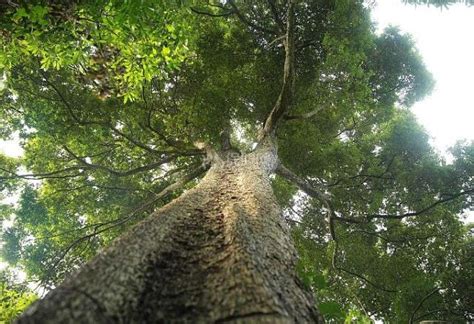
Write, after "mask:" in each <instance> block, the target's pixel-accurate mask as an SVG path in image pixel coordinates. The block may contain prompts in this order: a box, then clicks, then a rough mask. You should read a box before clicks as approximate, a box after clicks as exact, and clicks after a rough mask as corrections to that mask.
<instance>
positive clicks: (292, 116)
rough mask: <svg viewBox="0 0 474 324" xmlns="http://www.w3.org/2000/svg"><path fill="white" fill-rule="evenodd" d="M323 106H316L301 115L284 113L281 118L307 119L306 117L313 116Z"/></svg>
mask: <svg viewBox="0 0 474 324" xmlns="http://www.w3.org/2000/svg"><path fill="white" fill-rule="evenodd" d="M323 108H324V107H323V106H319V107H318V108H316V109H314V110H313V111H310V112H308V113H305V114H301V115H285V116H283V118H284V119H285V120H294V119H308V118H311V117H313V116H316V115H317V114H318V113H319V112H320V111H321V110H322V109H323Z"/></svg>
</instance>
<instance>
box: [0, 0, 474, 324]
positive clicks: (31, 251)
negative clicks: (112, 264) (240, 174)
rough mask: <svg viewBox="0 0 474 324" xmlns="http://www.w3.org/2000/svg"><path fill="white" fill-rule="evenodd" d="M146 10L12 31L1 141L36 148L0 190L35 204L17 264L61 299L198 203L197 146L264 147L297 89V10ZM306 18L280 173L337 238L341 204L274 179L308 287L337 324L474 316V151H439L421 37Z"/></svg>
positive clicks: (40, 15)
mask: <svg viewBox="0 0 474 324" xmlns="http://www.w3.org/2000/svg"><path fill="white" fill-rule="evenodd" d="M138 3H139V2H136V1H75V2H71V3H69V2H61V1H42V2H40V1H32V2H28V4H25V5H22V6H14V7H8V8H7V9H6V13H5V15H3V16H2V17H1V18H0V32H1V34H2V35H3V36H4V37H3V38H2V40H1V44H2V51H1V52H0V69H1V70H2V73H3V74H4V75H5V80H4V87H3V89H2V90H1V97H0V125H1V128H0V136H1V138H9V137H11V136H14V135H18V136H19V137H20V140H21V143H22V146H23V148H24V150H25V154H24V156H23V157H22V158H20V159H13V158H8V157H5V156H1V157H0V163H1V164H0V190H1V191H2V192H3V193H4V194H7V195H13V194H15V193H16V194H20V200H19V203H18V205H17V206H2V207H1V209H0V215H1V217H2V222H4V224H5V225H4V226H3V227H4V229H3V233H2V241H3V243H2V244H3V247H2V258H3V259H4V260H5V261H8V262H9V264H10V265H11V266H12V267H18V268H21V269H24V271H25V272H26V273H27V275H28V278H29V280H33V281H40V282H41V284H42V286H43V287H45V288H49V287H53V286H54V285H56V284H57V283H58V282H60V281H61V280H62V279H63V278H64V276H65V275H66V274H67V273H68V272H70V271H72V270H73V269H75V268H76V267H79V266H80V265H81V264H83V263H84V262H85V261H87V260H88V259H90V258H91V257H92V256H93V255H95V254H96V253H97V251H98V250H99V249H100V248H102V247H105V246H107V245H108V244H109V243H110V242H111V241H112V240H113V239H114V238H115V237H117V236H119V235H120V234H121V233H123V231H124V230H126V229H127V228H128V227H129V226H131V225H132V224H133V223H135V222H138V221H139V220H140V219H143V218H144V217H146V215H148V214H149V213H150V212H151V211H153V209H154V208H158V207H160V206H162V205H163V204H166V203H167V202H169V201H170V200H171V199H173V198H174V197H176V195H179V194H180V192H181V191H182V190H183V189H186V188H187V187H186V186H185V187H184V188H181V189H179V190H174V191H173V192H169V193H168V192H167V193H166V195H163V196H161V195H160V193H162V192H163V190H164V189H165V188H167V187H168V185H170V184H172V183H174V182H175V181H176V180H177V179H179V178H181V177H182V176H183V175H184V174H188V173H189V171H190V170H194V169H196V167H198V166H199V165H201V164H202V162H203V156H204V155H205V152H203V151H202V150H200V149H196V147H195V146H194V143H196V142H206V143H209V144H210V145H213V146H214V147H219V146H220V145H223V144H222V141H221V139H222V134H223V133H224V132H225V131H227V130H228V129H232V130H233V133H232V134H231V135H232V136H231V138H232V144H233V146H235V147H238V148H239V149H240V150H242V151H249V150H251V149H252V146H253V145H254V144H255V142H256V140H257V138H258V136H259V135H258V130H259V129H260V128H261V126H262V124H263V122H264V121H265V118H266V116H267V115H268V112H269V111H270V110H271V109H272V107H273V105H274V104H275V100H276V98H277V97H278V94H279V91H280V88H281V85H282V83H283V80H282V75H281V67H282V65H283V62H284V59H285V53H284V46H283V43H282V38H281V34H282V29H284V24H283V21H284V20H285V19H286V18H285V12H286V11H285V9H286V4H285V2H284V1H258V2H248V1H226V2H220V1H196V2H182V3H181V2H180V1H177V2H174V1H173V2H160V1H158V2H156V1H141V2H140V4H138ZM444 3H446V2H444ZM0 6H1V5H0ZM295 10H296V13H295V19H296V25H297V28H296V34H295V42H296V48H297V50H296V71H295V74H296V78H295V79H296V81H295V84H294V92H295V96H294V97H295V98H294V102H293V104H292V106H291V110H290V111H289V112H288V114H287V115H285V116H284V123H282V124H281V125H279V128H278V129H277V133H276V137H277V141H278V146H279V157H280V160H281V161H282V162H283V164H285V165H286V166H287V167H288V168H289V169H291V170H293V171H294V172H295V173H296V174H297V175H298V176H300V177H301V178H303V179H305V181H307V182H308V183H309V184H311V185H314V186H316V187H319V188H323V189H322V190H323V191H324V192H325V193H326V194H327V195H329V196H330V197H331V206H332V208H333V209H334V211H335V214H336V216H337V218H336V220H335V223H334V224H333V225H334V234H335V237H332V236H331V235H330V232H331V231H330V230H329V228H328V222H327V219H325V217H324V216H325V215H326V214H327V212H328V209H327V206H325V205H324V203H323V202H321V201H319V200H316V199H312V198H309V197H306V196H304V195H303V194H302V193H301V192H298V191H297V189H296V187H295V186H293V184H291V183H288V182H286V180H284V179H282V178H280V177H276V178H275V179H274V189H275V190H274V191H275V194H276V196H277V199H278V201H279V203H280V204H281V205H282V207H284V208H285V213H286V216H287V218H288V222H289V224H290V225H291V227H292V232H293V236H294V240H295V242H296V245H297V248H298V250H299V252H300V256H301V262H300V264H299V265H298V270H299V273H300V274H301V278H302V280H303V282H304V283H305V284H306V285H307V286H309V287H311V288H312V289H313V291H315V294H316V295H317V297H318V302H319V308H320V310H321V312H322V313H324V315H325V316H326V318H327V320H328V321H329V322H334V323H340V322H346V323H351V322H354V321H357V322H360V323H368V322H370V319H373V318H379V319H384V320H387V321H392V322H408V321H410V320H415V319H416V320H421V319H424V318H427V317H426V316H430V317H431V318H439V319H449V320H452V321H457V320H461V319H472V316H473V314H472V309H473V307H472V305H470V304H469V303H470V298H469V296H468V292H467V291H466V289H464V288H462V287H465V286H467V285H468V284H469V283H470V282H472V280H471V278H472V269H473V267H472V264H471V263H472V257H471V256H470V255H469V254H470V253H472V233H471V231H472V229H471V228H470V227H469V226H468V227H465V226H463V224H462V223H461V221H460V219H459V215H460V214H461V213H462V212H463V210H465V209H466V208H472V190H473V189H472V174H473V173H474V169H473V167H474V166H473V162H472V161H474V145H473V144H472V143H459V144H458V145H457V146H456V147H454V148H453V150H452V154H453V157H454V160H453V162H452V163H449V164H447V163H446V162H445V161H444V160H443V159H442V158H440V157H439V156H438V155H437V154H436V152H435V151H434V150H433V149H432V148H431V147H430V145H429V136H428V135H427V134H426V133H425V131H424V130H423V128H422V127H421V126H420V125H419V124H418V123H417V121H416V119H415V118H414V116H413V114H412V113H411V112H410V111H409V107H410V106H411V105H413V104H414V103H415V102H416V101H419V100H421V99H423V98H424V97H425V96H426V95H428V94H429V92H430V91H431V89H432V87H433V80H432V77H431V75H430V73H429V72H428V71H427V69H426V67H425V66H424V64H423V62H422V59H421V57H420V54H419V53H418V52H417V51H416V48H415V44H414V42H413V40H412V39H411V38H410V36H409V35H404V34H401V32H400V31H399V30H398V29H397V28H394V27H390V28H388V29H387V30H385V31H384V32H383V33H382V34H381V35H376V34H375V33H374V28H373V26H372V25H371V22H370V11H369V9H368V8H367V7H366V6H365V5H364V4H363V2H362V1H333V0H324V1H300V2H298V5H297V6H296V9H295ZM303 117H304V118H303ZM204 162H205V161H204ZM32 180H33V181H32ZM192 185H193V182H190V183H188V184H187V186H188V187H189V186H192ZM165 191H166V190H165ZM157 197H158V198H157ZM334 239H336V240H334ZM7 288H8V289H7ZM7 288H5V289H7V290H6V291H8V293H7V294H10V295H11V296H13V297H12V298H13V299H15V298H20V299H21V300H30V297H29V295H22V294H17V293H15V292H11V291H13V290H11V288H9V287H7ZM13 299H11V300H13ZM9 300H10V299H9ZM2 307H3V306H2ZM13 312H14V313H15V314H16V312H17V310H13ZM12 314H13V313H12ZM12 316H13V315H12Z"/></svg>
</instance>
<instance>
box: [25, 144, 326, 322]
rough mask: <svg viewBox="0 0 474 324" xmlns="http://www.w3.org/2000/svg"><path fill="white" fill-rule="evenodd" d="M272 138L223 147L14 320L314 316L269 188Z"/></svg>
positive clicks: (266, 319) (235, 319) (267, 319)
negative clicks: (180, 190)
mask: <svg viewBox="0 0 474 324" xmlns="http://www.w3.org/2000/svg"><path fill="white" fill-rule="evenodd" d="M276 165H277V155H276V150H275V148H274V146H272V145H262V146H261V147H259V148H258V149H257V150H256V151H254V152H253V153H250V154H247V155H243V156H238V157H236V156H234V158H232V156H230V157H227V158H226V159H225V160H219V161H217V162H216V163H214V164H213V165H212V167H211V168H210V170H209V171H208V173H207V174H206V176H205V177H204V178H203V179H202V180H201V181H200V183H199V184H198V185H196V186H195V187H194V188H193V189H191V190H188V191H187V192H185V193H184V194H183V195H181V196H180V197H179V198H177V199H175V200H174V201H172V202H171V203H169V204H168V205H166V206H164V207H163V208H161V209H160V210H158V211H157V212H155V213H154V214H153V215H151V216H150V217H149V218H147V219H146V220H144V221H143V222H141V223H140V224H138V225H137V226H135V227H134V228H132V229H131V230H130V231H129V232H128V233H127V234H125V235H124V236H122V237H121V238H119V239H117V240H116V241H115V242H114V243H113V244H112V245H111V246H110V247H109V248H107V249H106V250H104V251H103V252H101V253H99V255H97V256H96V257H95V258H94V259H93V260H92V261H91V262H89V263H88V264H86V265H85V266H84V267H83V268H82V269H81V270H80V271H79V272H78V273H77V274H75V275H74V276H72V277H70V278H69V279H66V280H65V281H64V283H63V284H61V285H60V286H59V287H57V288H56V289H54V290H53V291H51V292H50V293H48V294H47V296H46V297H45V298H43V299H41V300H39V301H38V302H36V303H35V304H33V305H32V307H30V308H29V309H28V310H27V311H26V312H25V313H24V314H23V315H22V317H20V319H19V320H18V323H77V322H80V323H113V322H119V323H137V322H140V323H178V322H179V323H188V322H189V323H213V322H214V323H252V322H253V323H321V322H322V319H321V318H320V316H319V315H318V314H317V311H316V308H315V303H314V300H313V297H312V296H311V294H310V293H309V292H307V291H305V289H304V288H303V287H302V286H301V284H300V283H299V281H298V278H297V275H296V272H295V263H296V261H297V255H296V251H295V249H294V247H293V245H292V242H291V237H290V235H289V230H288V228H287V225H286V224H285V222H284V220H283V218H282V215H281V210H280V208H279V206H278V204H277V203H276V201H275V198H274V196H273V192H272V188H271V184H270V178H269V176H270V174H271V173H272V172H273V171H274V170H275V168H276Z"/></svg>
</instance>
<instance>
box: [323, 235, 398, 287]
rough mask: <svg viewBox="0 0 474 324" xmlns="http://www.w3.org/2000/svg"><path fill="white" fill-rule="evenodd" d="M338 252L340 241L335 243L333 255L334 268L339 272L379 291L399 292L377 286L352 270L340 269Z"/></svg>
mask: <svg viewBox="0 0 474 324" xmlns="http://www.w3.org/2000/svg"><path fill="white" fill-rule="evenodd" d="M338 250H339V243H338V241H335V247H334V252H333V254H332V266H333V268H334V269H336V270H339V271H343V272H345V273H347V274H350V275H351V276H354V277H357V278H359V279H360V280H362V281H364V282H365V283H367V284H369V285H371V286H372V287H374V288H376V289H378V290H382V291H385V292H389V293H396V292H398V290H393V289H387V288H385V287H382V286H379V285H377V284H376V283H374V282H373V281H371V280H369V279H367V278H366V277H364V276H362V275H360V274H358V273H355V272H353V271H351V270H347V269H345V268H343V267H340V266H338V265H337V253H338Z"/></svg>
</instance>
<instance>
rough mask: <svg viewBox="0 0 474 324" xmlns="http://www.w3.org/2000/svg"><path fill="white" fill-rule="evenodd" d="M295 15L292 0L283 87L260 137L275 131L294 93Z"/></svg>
mask: <svg viewBox="0 0 474 324" xmlns="http://www.w3.org/2000/svg"><path fill="white" fill-rule="evenodd" d="M294 38H295V13H294V0H289V4H288V14H287V22H286V37H285V40H284V45H285V63H284V67H283V85H282V88H281V91H280V94H279V96H278V99H277V101H276V103H275V106H274V107H273V109H272V111H271V112H270V114H269V115H268V117H267V119H266V120H265V123H264V125H263V132H262V136H261V137H264V136H266V135H271V134H273V132H274V131H275V129H276V126H277V123H278V121H279V120H280V119H281V118H282V117H283V115H284V114H285V113H286V112H287V111H288V109H289V107H290V105H291V103H292V100H293V92H294V81H295V40H294Z"/></svg>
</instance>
